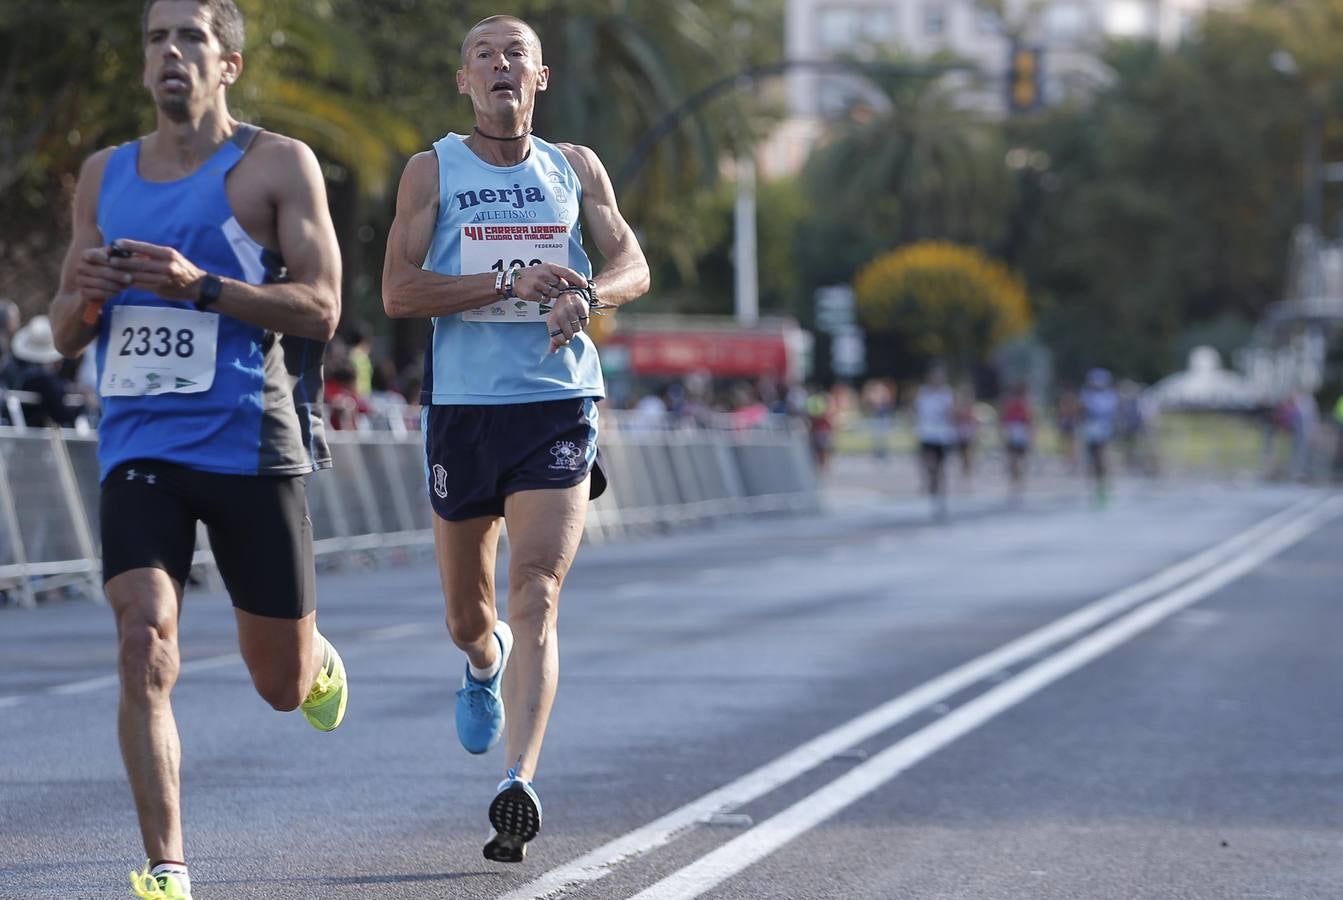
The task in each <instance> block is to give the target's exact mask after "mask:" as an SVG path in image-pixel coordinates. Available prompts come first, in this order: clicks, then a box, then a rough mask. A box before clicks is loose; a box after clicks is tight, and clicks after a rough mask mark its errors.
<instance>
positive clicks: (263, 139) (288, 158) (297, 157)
mask: <svg viewBox="0 0 1343 900" xmlns="http://www.w3.org/2000/svg"><path fill="white" fill-rule="evenodd" d="M247 155H248V156H252V157H254V158H255V161H257V162H262V163H264V164H265V168H266V170H267V171H268V172H272V173H273V174H280V175H284V176H292V175H293V174H294V173H296V172H297V171H300V170H301V169H302V168H304V167H305V166H308V165H314V166H316V165H318V162H317V154H316V153H314V152H313V150H312V148H311V147H309V146H308V145H307V144H305V143H304V142H303V141H300V140H299V139H298V138H292V137H289V136H288V135H284V134H279V133H277V132H274V131H265V130H263V131H260V132H258V133H257V136H256V137H255V138H253V139H252V144H251V146H250V147H248V148H247Z"/></svg>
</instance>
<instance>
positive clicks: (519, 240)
mask: <svg viewBox="0 0 1343 900" xmlns="http://www.w3.org/2000/svg"><path fill="white" fill-rule="evenodd" d="M531 143H532V150H531V153H529V154H528V156H527V158H526V159H525V160H523V161H522V162H521V163H519V164H518V165H516V166H492V165H489V164H488V163H486V162H485V161H484V160H482V159H481V158H480V157H478V156H476V154H475V153H473V152H472V151H471V148H470V147H468V146H467V145H466V144H465V143H463V136H462V135H458V134H449V135H447V136H446V137H444V138H443V139H441V140H439V141H437V142H435V143H434V153H435V155H436V156H437V158H438V185H439V187H438V220H437V222H436V223H435V225H434V234H433V238H432V240H431V242H430V245H429V252H428V255H427V256H426V258H425V262H424V268H425V269H427V270H429V271H431V272H439V273H441V274H444V275H470V274H475V273H479V272H490V271H499V269H501V268H507V267H509V266H510V265H513V264H521V265H532V264H534V263H535V261H536V260H537V259H543V260H544V261H546V262H553V263H559V264H560V265H565V266H568V267H569V268H571V269H573V270H574V271H576V272H580V273H582V274H583V276H584V277H590V276H591V275H592V264H591V263H590V262H589V261H588V256H587V254H586V253H585V252H583V236H582V230H581V228H580V226H579V208H580V205H581V203H582V193H581V190H580V187H579V183H578V176H577V175H576V174H575V173H574V170H573V167H572V166H570V165H569V161H568V160H567V159H565V158H564V154H563V153H562V152H560V150H559V148H558V147H556V146H554V145H553V144H549V143H547V142H545V141H542V140H539V139H538V138H535V137H533V138H532V141H531ZM532 306H535V304H532ZM521 308H522V307H519V309H521ZM485 312H489V313H494V314H496V316H497V317H498V318H507V315H506V312H508V313H511V310H508V311H505V310H504V309H503V304H499V305H498V308H496V309H493V310H489V309H487V310H486V311H485ZM485 312H472V313H465V314H463V313H458V314H455V315H450V316H436V317H435V318H434V320H433V326H434V328H433V333H432V335H431V336H430V339H429V350H428V352H427V353H426V354H425V362H424V387H423V390H422V392H421V395H420V402H421V403H422V404H425V405H429V404H467V405H488V404H505V403H536V402H540V401H545V400H563V399H566V398H570V397H604V396H605V395H606V387H605V384H604V383H603V382H602V371H601V365H600V363H599V362H598V360H597V347H596V345H595V344H593V342H592V339H591V338H590V337H588V336H587V334H585V333H580V334H579V335H578V337H577V338H576V339H575V340H573V341H571V342H570V344H569V346H567V347H562V348H560V349H559V350H558V351H556V352H554V353H550V352H548V351H549V348H550V335H549V334H548V333H547V328H546V325H545V322H544V321H526V322H514V323H509V322H504V321H497V320H496V321H489V320H488V318H487V317H486V315H485Z"/></svg>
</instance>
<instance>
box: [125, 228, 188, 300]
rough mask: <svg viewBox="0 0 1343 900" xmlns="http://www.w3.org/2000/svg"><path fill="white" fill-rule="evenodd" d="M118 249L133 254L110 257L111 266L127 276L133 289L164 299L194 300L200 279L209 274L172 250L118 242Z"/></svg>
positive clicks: (140, 243)
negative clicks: (128, 275) (125, 256)
mask: <svg viewBox="0 0 1343 900" xmlns="http://www.w3.org/2000/svg"><path fill="white" fill-rule="evenodd" d="M117 246H118V247H120V248H122V249H123V250H129V251H131V252H132V253H133V254H135V255H134V256H131V257H127V258H119V257H112V258H111V259H110V264H111V265H112V266H113V267H115V268H117V269H120V270H121V271H122V272H123V273H129V274H130V276H131V278H132V282H131V284H132V286H134V287H137V288H140V289H141V290H146V291H149V292H151V293H154V294H157V295H158V296H160V297H162V298H164V299H165V300H195V299H196V298H197V296H199V294H200V287H201V279H202V278H204V277H205V276H206V275H207V274H209V273H207V272H206V271H205V270H204V269H202V268H200V267H199V266H197V265H196V264H195V263H193V262H192V261H191V260H189V259H187V258H186V257H185V256H183V255H182V254H181V253H178V252H177V250H176V249H174V248H172V247H161V246H159V245H158V244H146V243H144V242H143V241H127V240H121V241H117Z"/></svg>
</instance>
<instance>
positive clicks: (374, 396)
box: [367, 359, 410, 434]
mask: <svg viewBox="0 0 1343 900" xmlns="http://www.w3.org/2000/svg"><path fill="white" fill-rule="evenodd" d="M371 383H372V388H373V389H372V390H371V391H369V393H368V403H367V405H368V418H369V424H370V425H372V426H373V427H374V428H386V429H389V430H391V431H394V432H397V433H398V434H399V433H401V432H403V431H405V430H406V429H407V428H408V427H410V424H409V422H408V421H407V420H408V418H409V414H410V404H409V403H407V402H406V397H405V395H404V394H402V393H401V392H400V391H398V390H396V364H395V363H393V362H392V361H391V360H390V359H384V360H381V361H380V362H378V363H377V364H376V365H375V366H374V367H373V376H372V382H371Z"/></svg>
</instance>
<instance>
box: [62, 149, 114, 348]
mask: <svg viewBox="0 0 1343 900" xmlns="http://www.w3.org/2000/svg"><path fill="white" fill-rule="evenodd" d="M111 154H112V148H110V147H109V148H107V149H105V150H99V151H98V152H97V153H95V154H93V155H92V156H90V157H89V158H88V159H87V160H85V161H84V165H83V166H82V167H81V168H80V170H79V182H78V183H77V184H76V186H75V201H74V214H73V215H72V216H71V235H70V247H69V249H67V250H66V251H65V261H64V263H62V265H61V283H60V287H59V288H58V289H57V291H56V296H55V297H53V298H52V301H51V309H50V318H51V330H52V334H53V337H54V339H55V342H56V349H57V350H59V351H61V353H63V354H64V355H65V356H68V357H75V356H78V355H79V354H80V352H81V351H83V349H84V348H85V347H87V346H88V344H89V341H91V340H93V338H94V337H95V336H96V335H97V334H98V327H97V324H96V321H97V320H96V319H95V324H90V323H89V322H87V321H85V313H86V311H89V310H91V311H93V312H96V311H97V309H98V308H99V307H100V306H101V305H102V303H103V302H104V301H105V300H107V299H108V298H109V297H113V296H115V295H117V294H119V293H121V292H122V291H123V290H125V289H126V287H127V286H128V285H129V283H130V276H129V275H127V274H126V273H125V272H119V271H117V270H116V269H114V268H112V267H111V266H110V265H108V257H107V254H106V252H105V250H106V249H107V248H106V247H104V246H103V235H102V232H101V231H99V230H98V192H99V190H100V189H101V188H102V182H103V169H104V168H106V166H107V158H108V157H109V156H111Z"/></svg>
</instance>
